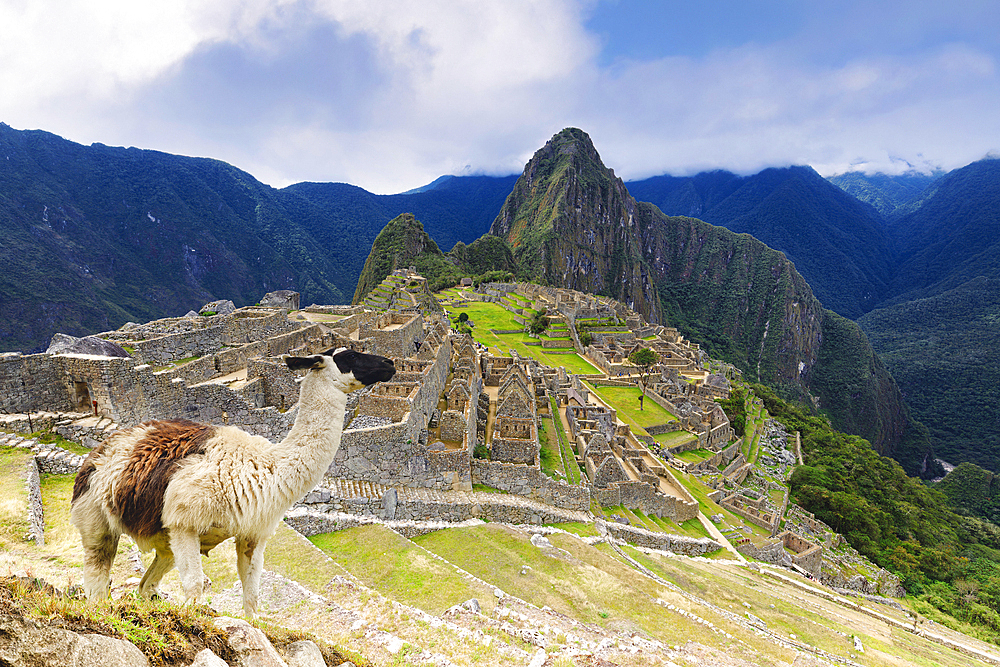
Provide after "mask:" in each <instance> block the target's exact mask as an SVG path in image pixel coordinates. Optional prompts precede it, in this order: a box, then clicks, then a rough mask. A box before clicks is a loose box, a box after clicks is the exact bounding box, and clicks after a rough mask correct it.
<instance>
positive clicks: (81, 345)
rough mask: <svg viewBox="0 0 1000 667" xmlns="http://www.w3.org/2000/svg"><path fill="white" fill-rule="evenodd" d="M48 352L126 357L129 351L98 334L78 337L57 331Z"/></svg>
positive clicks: (46, 351)
mask: <svg viewBox="0 0 1000 667" xmlns="http://www.w3.org/2000/svg"><path fill="white" fill-rule="evenodd" d="M45 353H46V354H93V355H96V356H99V357H122V358H126V357H128V356H129V353H128V352H126V351H125V349H124V348H122V346H121V345H118V344H117V343H112V342H111V341H110V340H104V339H103V338H98V337H97V336H84V337H83V338H77V337H75V336H69V335H67V334H62V333H57V334H56V335H54V336H52V341H51V342H50V343H49V347H48V349H47V350H45Z"/></svg>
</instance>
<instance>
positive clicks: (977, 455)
mask: <svg viewBox="0 0 1000 667" xmlns="http://www.w3.org/2000/svg"><path fill="white" fill-rule="evenodd" d="M858 324H860V325H861V327H862V329H864V330H865V332H866V333H867V334H868V337H869V339H870V340H871V342H872V346H873V347H874V348H875V349H876V350H877V351H878V353H879V355H880V356H881V357H882V359H883V360H884V361H885V364H886V366H888V368H889V370H890V371H891V372H892V374H893V377H895V378H896V382H897V383H898V384H899V388H900V389H901V390H902V392H903V395H904V396H905V397H906V401H907V403H908V404H909V405H910V406H911V408H912V409H913V410H914V411H915V412H916V414H918V415H920V420H921V421H922V422H923V423H924V424H926V425H927V428H928V429H929V431H930V436H931V442H932V443H933V445H934V451H935V452H936V454H937V455H938V456H940V457H941V458H943V459H945V460H946V461H950V462H953V463H958V462H961V461H972V462H974V463H976V464H978V465H980V466H983V467H984V468H988V469H990V470H997V468H998V466H1000V279H998V278H985V277H979V278H974V279H973V280H970V281H969V282H967V283H965V284H964V285H960V286H959V287H956V288H955V289H952V290H948V291H947V292H944V293H941V294H937V295H935V296H932V297H929V298H926V299H915V300H912V301H904V302H902V303H898V304H896V305H893V306H889V307H886V308H879V309H878V310H873V311H872V312H870V313H868V314H867V315H865V316H864V317H862V318H861V319H860V320H858Z"/></svg>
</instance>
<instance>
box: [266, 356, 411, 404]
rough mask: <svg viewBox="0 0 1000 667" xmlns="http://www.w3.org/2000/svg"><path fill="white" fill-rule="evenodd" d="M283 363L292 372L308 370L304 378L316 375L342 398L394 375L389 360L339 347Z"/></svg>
mask: <svg viewBox="0 0 1000 667" xmlns="http://www.w3.org/2000/svg"><path fill="white" fill-rule="evenodd" d="M284 359H285V363H286V364H287V365H288V367H289V368H290V369H292V370H293V371H302V370H308V371H309V374H308V375H307V376H306V377H307V378H308V377H310V376H312V375H313V374H316V377H317V378H320V377H322V378H324V379H325V380H327V381H328V382H332V383H333V384H334V386H336V387H337V388H338V389H340V390H341V391H342V392H344V393H345V394H346V393H348V392H352V391H354V390H356V389H361V388H362V387H366V386H368V385H370V384H375V383H376V382H386V381H388V380H389V379H391V378H392V376H393V375H395V373H396V365H395V362H393V360H392V359H389V358H388V357H382V356H379V355H377V354H365V353H364V352H357V351H355V350H352V349H349V348H346V347H341V348H337V349H332V348H331V349H329V350H327V351H326V352H323V353H322V354H313V355H310V356H308V357H292V356H288V355H285V357H284Z"/></svg>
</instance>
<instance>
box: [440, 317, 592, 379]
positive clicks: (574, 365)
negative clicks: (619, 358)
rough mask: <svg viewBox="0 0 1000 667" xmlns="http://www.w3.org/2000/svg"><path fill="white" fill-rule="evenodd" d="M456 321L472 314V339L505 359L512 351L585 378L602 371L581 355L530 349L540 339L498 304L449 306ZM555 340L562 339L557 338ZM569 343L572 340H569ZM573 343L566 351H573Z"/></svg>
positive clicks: (533, 347) (534, 347)
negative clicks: (528, 343) (571, 349)
mask: <svg viewBox="0 0 1000 667" xmlns="http://www.w3.org/2000/svg"><path fill="white" fill-rule="evenodd" d="M449 309H450V311H451V313H452V316H453V318H454V317H457V316H458V314H459V313H463V312H465V313H468V314H469V319H470V320H472V321H473V322H475V324H476V326H474V327H473V328H472V337H473V338H474V339H475V340H477V341H478V342H480V343H482V344H483V345H485V346H487V347H488V348H489V349H490V351H491V352H493V353H494V354H497V353H498V352H499V353H500V354H502V355H504V356H510V353H511V350H516V351H517V353H518V354H519V355H521V356H524V357H532V358H534V359H537V360H538V361H540V362H541V363H543V364H545V365H546V366H552V367H553V368H558V367H560V366H564V367H565V368H566V371H567V372H569V373H575V374H578V375H580V374H583V375H598V374H600V373H601V371H600V369H597V368H594V366H593V365H591V364H590V363H589V362H587V361H586V360H585V359H584V358H583V357H581V356H580V355H578V354H548V353H547V352H545V351H544V350H543V349H542V348H541V347H540V346H528V345H525V342H538V341H540V340H541V339H540V338H531V337H529V336H528V335H527V334H525V333H523V331H521V330H523V329H524V324H522V323H520V322H518V321H517V320H516V319H514V314H513V313H511V312H508V311H506V310H504V309H503V308H502V307H500V306H499V305H497V304H495V303H486V302H470V303H469V304H468V305H467V306H449ZM490 329H497V330H500V331H503V330H511V329H517V330H518V331H519V333H514V334H499V335H498V334H494V333H492V332H491V331H490ZM551 340H562V339H560V338H555V339H551ZM567 341H568V339H567ZM572 347H573V346H572V344H571V343H570V344H568V345H567V346H566V348H555V349H570V348H572Z"/></svg>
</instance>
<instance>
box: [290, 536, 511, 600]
mask: <svg viewBox="0 0 1000 667" xmlns="http://www.w3.org/2000/svg"><path fill="white" fill-rule="evenodd" d="M435 534H436V535H438V540H439V541H440V542H441V543H442V544H443V545H444V546H448V545H450V543H451V542H453V541H460V540H461V539H462V536H461V534H460V533H458V532H456V531H450V530H448V531H441V532H440V533H435ZM310 541H311V542H312V543H313V544H315V545H316V546H317V547H319V548H320V549H321V550H322V551H323V552H324V553H325V554H327V555H328V556H330V557H331V558H333V560H334V561H335V562H337V563H339V564H340V565H341V566H343V567H344V568H345V569H347V570H348V571H350V572H351V573H352V574H353V575H355V576H356V577H358V578H359V579H361V581H363V582H364V583H365V584H367V585H369V586H371V587H372V588H375V589H377V590H379V591H381V592H382V593H383V594H386V595H388V596H389V597H392V598H393V599H396V600H399V601H401V602H405V603H406V604H411V605H413V606H415V607H419V608H420V609H423V610H424V611H426V612H429V613H431V614H441V613H443V612H444V610H446V609H448V607H451V606H452V605H456V604H461V603H462V602H464V601H466V600H468V599H469V598H477V599H478V600H480V602H481V604H482V605H483V612H484V613H487V614H488V613H490V612H491V611H492V609H493V606H494V605H495V603H496V598H494V597H493V593H492V591H491V590H489V589H487V588H484V587H483V586H481V585H479V584H476V583H475V582H472V581H470V580H468V579H466V578H464V577H462V576H461V575H460V574H459V573H458V572H456V571H455V569H454V568H451V567H448V565H447V564H444V563H441V562H439V561H437V560H435V559H433V558H431V557H430V556H428V555H427V554H426V553H425V552H424V551H423V550H422V549H419V548H417V547H416V546H414V545H413V544H412V543H411V542H410V541H409V540H407V539H406V538H404V537H402V536H400V535H399V534H397V533H395V532H393V531H392V530H390V529H389V528H386V527H385V526H378V525H372V526H359V527H357V528H349V529H347V530H341V531H338V532H336V533H324V534H322V535H316V536H315V537H312V538H310Z"/></svg>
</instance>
